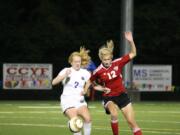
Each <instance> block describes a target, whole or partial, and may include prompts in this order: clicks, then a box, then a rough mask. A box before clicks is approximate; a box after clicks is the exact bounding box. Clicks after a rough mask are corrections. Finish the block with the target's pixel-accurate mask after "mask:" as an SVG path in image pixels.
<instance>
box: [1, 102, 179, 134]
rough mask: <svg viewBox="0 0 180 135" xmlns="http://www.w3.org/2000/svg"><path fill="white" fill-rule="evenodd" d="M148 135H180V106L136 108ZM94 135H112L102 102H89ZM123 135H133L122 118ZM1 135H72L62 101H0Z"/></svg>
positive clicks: (142, 104) (146, 104) (165, 104)
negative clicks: (61, 104) (61, 108)
mask: <svg viewBox="0 0 180 135" xmlns="http://www.w3.org/2000/svg"><path fill="white" fill-rule="evenodd" d="M133 106H134V109H135V113H136V120H137V122H138V124H139V125H140V127H141V128H142V130H143V133H144V135H180V103H178V102H140V103H134V104H133ZM89 107H90V111H91V115H92V119H93V125H92V135H112V132H111V128H110V124H109V116H107V115H105V113H104V110H103V108H102V106H101V102H89ZM119 127H120V135H132V133H131V130H130V129H129V128H128V125H127V123H126V122H125V120H124V118H123V116H122V114H121V113H120V114H119ZM0 135H71V133H70V131H69V129H68V128H67V119H66V117H64V116H63V114H62V113H61V111H60V109H59V102H58V101H0Z"/></svg>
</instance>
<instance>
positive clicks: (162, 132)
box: [0, 123, 180, 135]
mask: <svg viewBox="0 0 180 135" xmlns="http://www.w3.org/2000/svg"><path fill="white" fill-rule="evenodd" d="M0 125H1V126H29V127H49V128H67V125H57V124H30V123H0ZM93 129H96V130H106V131H107V130H108V131H110V130H111V129H110V128H105V127H99V126H94V127H93ZM93 129H92V130H93ZM153 130H157V129H153V128H149V129H143V133H152V134H161V135H162V134H164V135H172V133H173V135H180V133H174V132H167V131H163V130H160V131H153ZM121 131H124V132H131V131H130V130H123V129H121ZM172 131H173V130H172Z"/></svg>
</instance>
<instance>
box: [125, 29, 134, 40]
mask: <svg viewBox="0 0 180 135" xmlns="http://www.w3.org/2000/svg"><path fill="white" fill-rule="evenodd" d="M124 34H125V38H126V39H127V40H128V41H129V42H134V41H133V36H132V32H130V31H126V32H125V33H124Z"/></svg>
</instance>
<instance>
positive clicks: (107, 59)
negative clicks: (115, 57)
mask: <svg viewBox="0 0 180 135" xmlns="http://www.w3.org/2000/svg"><path fill="white" fill-rule="evenodd" d="M101 61H102V64H103V65H104V67H106V68H108V67H110V66H111V63H112V56H111V55H106V56H104V57H103V58H102V60H101Z"/></svg>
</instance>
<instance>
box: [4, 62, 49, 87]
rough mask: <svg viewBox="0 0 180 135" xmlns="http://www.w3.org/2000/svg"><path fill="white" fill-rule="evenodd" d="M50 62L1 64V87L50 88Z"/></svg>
mask: <svg viewBox="0 0 180 135" xmlns="http://www.w3.org/2000/svg"><path fill="white" fill-rule="evenodd" d="M51 80H52V64H18V63H6V64H3V89H51V88H52V85H51Z"/></svg>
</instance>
